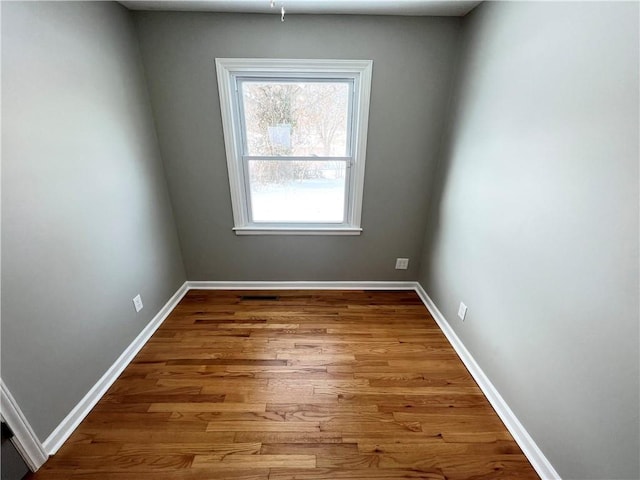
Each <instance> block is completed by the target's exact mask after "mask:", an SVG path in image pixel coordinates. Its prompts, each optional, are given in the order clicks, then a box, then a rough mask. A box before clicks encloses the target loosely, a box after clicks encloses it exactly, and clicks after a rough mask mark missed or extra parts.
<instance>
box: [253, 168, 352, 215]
mask: <svg viewBox="0 0 640 480" xmlns="http://www.w3.org/2000/svg"><path fill="white" fill-rule="evenodd" d="M345 177H346V162H344V161H311V160H309V161H293V160H250V161H249V188H250V189H251V210H252V213H253V221H254V222H256V223H260V222H274V223H294V222H302V223H342V222H343V221H344V200H345V185H346V183H345Z"/></svg>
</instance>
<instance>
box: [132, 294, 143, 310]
mask: <svg viewBox="0 0 640 480" xmlns="http://www.w3.org/2000/svg"><path fill="white" fill-rule="evenodd" d="M143 307H144V305H142V297H140V294H138V295H136V296H135V297H134V299H133V308H135V309H136V313H137V312H139V311H140V310H142V308H143Z"/></svg>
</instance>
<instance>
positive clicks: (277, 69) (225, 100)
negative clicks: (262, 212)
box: [216, 58, 373, 235]
mask: <svg viewBox="0 0 640 480" xmlns="http://www.w3.org/2000/svg"><path fill="white" fill-rule="evenodd" d="M372 70H373V62H372V61H371V60H300V59H270V58H216V71H217V77H218V91H219V94H220V112H221V114H222V127H223V131H224V143H225V148H226V153H227V167H228V171H229V186H230V189H231V205H232V208H233V221H234V228H233V230H234V231H235V233H236V235H274V234H276V235H278V234H284V235H286V234H290V235H359V234H360V233H361V232H362V228H361V226H360V221H361V215H362V195H363V190H364V166H365V158H366V147H367V128H368V123H369V98H370V94H371V74H372ZM251 77H255V78H257V79H258V78H259V79H264V78H265V77H266V78H273V79H277V78H278V77H280V78H283V79H292V78H304V77H306V78H332V79H337V80H346V79H348V80H352V81H353V85H354V86H353V98H352V107H351V108H352V109H353V113H352V123H351V127H350V128H351V159H350V161H348V163H347V179H346V183H347V185H346V195H345V219H344V220H345V221H344V222H343V223H340V224H319V223H290V224H283V223H252V222H251V221H250V218H249V201H250V200H249V191H248V187H247V182H246V179H245V169H244V160H243V153H244V152H243V132H242V130H241V128H242V127H241V123H240V115H241V112H240V110H239V105H238V101H237V100H238V92H237V79H239V78H241V79H243V80H246V79H247V78H251ZM277 158H278V157H276V158H274V159H277ZM310 159H312V158H310ZM324 159H325V158H324V157H320V158H318V160H324Z"/></svg>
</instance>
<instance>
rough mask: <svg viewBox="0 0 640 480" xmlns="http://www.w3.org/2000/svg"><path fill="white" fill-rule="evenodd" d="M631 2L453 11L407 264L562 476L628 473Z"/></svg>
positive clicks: (634, 64) (634, 325) (634, 145)
mask: <svg viewBox="0 0 640 480" xmlns="http://www.w3.org/2000/svg"><path fill="white" fill-rule="evenodd" d="M638 13H639V12H638V4H637V3H626V4H625V3H615V2H609V3H577V2H569V3H547V2H540V3H520V2H514V3H512V2H501V3H489V4H484V5H481V6H480V7H479V8H478V9H476V10H475V11H474V12H473V13H472V14H471V15H470V16H469V17H467V18H465V20H464V23H463V32H464V41H463V54H462V57H461V66H460V69H459V71H458V78H459V82H458V83H459V84H458V88H457V90H456V94H455V101H454V105H453V117H452V120H451V124H450V128H449V130H448V133H447V136H446V138H447V141H446V142H445V144H444V148H443V155H442V156H443V158H442V163H441V165H440V167H439V173H438V179H437V185H439V187H440V188H439V191H438V192H437V193H436V194H435V195H434V197H433V202H432V212H431V215H430V217H431V218H430V225H429V229H428V235H427V241H426V249H425V258H424V261H423V269H422V272H421V275H420V279H421V283H422V285H423V286H424V287H425V289H426V291H427V292H428V293H429V295H430V296H431V297H432V298H433V300H434V301H435V303H436V304H437V305H438V307H439V308H440V310H441V311H442V312H443V313H444V315H445V316H446V318H447V319H448V320H449V322H450V323H451V325H452V326H453V328H454V329H455V331H456V333H457V334H458V335H459V336H460V337H461V339H462V340H463V342H464V343H465V345H466V346H467V347H468V348H469V350H470V351H471V353H472V354H473V356H474V357H475V358H476V359H477V360H478V362H479V364H480V365H481V366H482V368H483V369H484V371H485V372H486V373H487V374H488V376H489V378H490V379H491V380H492V381H493V383H494V384H495V385H496V387H497V388H498V390H499V391H500V393H501V394H502V395H503V397H504V398H505V400H506V401H507V403H508V404H509V405H510V406H511V407H512V409H513V410H514V412H515V413H516V415H517V416H518V418H519V419H520V420H521V421H522V423H523V424H524V426H525V427H526V428H527V430H528V431H529V433H530V434H531V435H532V436H533V438H534V439H535V440H536V442H537V443H538V445H539V446H540V447H541V448H542V450H543V451H544V453H545V454H546V456H547V457H548V458H549V459H550V461H551V462H552V463H553V465H554V466H555V467H556V469H557V470H558V471H559V473H560V474H561V475H562V476H563V478H566V479H584V478H595V479H602V478H607V479H611V478H626V479H631V478H638V477H639V475H640V472H639V469H638V450H639V443H638V425H639V419H638V378H639V371H638V360H639V359H638V323H639V322H638V308H639V304H638V291H639V290H638V288H639V285H638V198H639V192H638V158H639V152H638V140H639V139H638V128H639V125H638V101H639V98H638V91H639V83H638V53H639V52H638ZM460 301H464V302H465V303H466V304H467V305H468V307H469V310H468V313H467V318H466V320H465V322H464V323H462V322H461V321H460V320H459V319H458V318H457V316H456V312H457V308H458V304H459V302H460Z"/></svg>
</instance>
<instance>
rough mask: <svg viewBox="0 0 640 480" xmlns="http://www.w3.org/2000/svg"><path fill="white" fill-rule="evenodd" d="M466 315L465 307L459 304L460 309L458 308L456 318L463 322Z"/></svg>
mask: <svg viewBox="0 0 640 480" xmlns="http://www.w3.org/2000/svg"><path fill="white" fill-rule="evenodd" d="M466 314H467V306H466V305H465V304H464V303H462V302H460V308H458V316H459V317H460V320H462V321H463V322H464V317H465V315H466Z"/></svg>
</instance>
